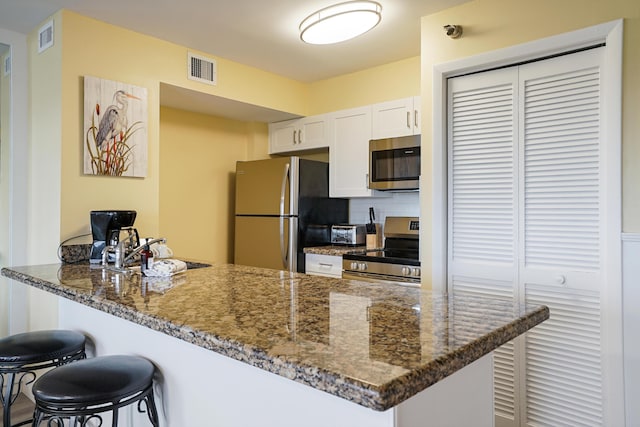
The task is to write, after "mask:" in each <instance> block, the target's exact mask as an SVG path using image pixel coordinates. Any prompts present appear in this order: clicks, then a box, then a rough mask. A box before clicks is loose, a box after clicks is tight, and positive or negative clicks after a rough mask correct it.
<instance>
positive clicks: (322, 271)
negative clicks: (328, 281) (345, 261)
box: [305, 254, 342, 277]
mask: <svg viewBox="0 0 640 427" xmlns="http://www.w3.org/2000/svg"><path fill="white" fill-rule="evenodd" d="M305 273H307V274H312V275H316V276H327V277H342V257H341V256H335V255H320V254H306V255H305Z"/></svg>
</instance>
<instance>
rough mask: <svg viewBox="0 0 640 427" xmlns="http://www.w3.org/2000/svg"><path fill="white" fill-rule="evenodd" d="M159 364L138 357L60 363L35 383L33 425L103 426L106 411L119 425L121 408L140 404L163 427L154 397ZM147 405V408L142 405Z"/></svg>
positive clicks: (113, 422) (104, 357)
mask: <svg viewBox="0 0 640 427" xmlns="http://www.w3.org/2000/svg"><path fill="white" fill-rule="evenodd" d="M154 373H155V366H154V365H153V364H152V363H151V362H149V361H148V360H147V359H144V358H142V357H137V356H123V355H117V356H100V357H94V358H93V359H86V360H81V361H79V362H75V363H72V364H69V365H65V366H60V367H58V368H55V369H52V370H50V371H49V372H47V373H45V374H43V375H42V376H40V378H38V380H37V381H36V382H35V384H34V385H33V389H32V391H33V396H34V397H35V400H36V409H35V412H34V419H33V427H38V426H39V425H40V423H41V422H42V421H43V420H48V424H47V426H52V425H55V426H62V425H63V421H64V420H65V419H67V418H68V419H69V420H70V424H69V425H70V426H74V427H75V426H80V427H85V426H86V425H87V423H88V422H89V421H90V420H96V421H98V424H99V425H102V417H101V416H100V415H99V414H100V413H103V412H112V414H113V421H112V426H113V427H116V426H117V425H118V409H119V408H121V407H123V406H127V405H130V404H133V403H136V402H137V403H138V411H139V412H141V413H144V412H146V413H147V416H148V417H149V421H151V424H152V425H153V426H154V427H159V425H160V424H159V421H158V411H157V409H156V405H155V402H154V398H153V375H154ZM143 402H144V404H145V405H146V411H145V409H143V408H142V404H143Z"/></svg>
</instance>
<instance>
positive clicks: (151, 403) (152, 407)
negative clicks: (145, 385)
mask: <svg viewBox="0 0 640 427" xmlns="http://www.w3.org/2000/svg"><path fill="white" fill-rule="evenodd" d="M141 403H142V401H140V402H138V411H140V412H142V411H141V410H140V404H141ZM144 403H145V405H147V416H148V417H149V421H151V424H153V426H154V427H160V420H159V419H158V410H157V409H156V403H155V399H154V398H153V390H151V392H150V393H149V394H148V395H147V396H146V397H145V398H144Z"/></svg>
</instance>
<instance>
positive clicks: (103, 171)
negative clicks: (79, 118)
mask: <svg viewBox="0 0 640 427" xmlns="http://www.w3.org/2000/svg"><path fill="white" fill-rule="evenodd" d="M84 85H85V110H84V111H85V118H86V119H85V128H84V129H85V144H84V146H85V148H84V172H85V173H86V174H91V175H108V176H134V177H144V176H146V171H147V139H146V129H145V125H144V123H145V121H146V120H145V118H146V115H147V109H146V108H147V105H146V104H147V92H146V89H145V88H140V87H136V86H132V85H126V84H124V83H118V82H113V81H110V80H104V79H98V78H96V77H89V76H85V81H84ZM105 99H107V100H109V101H110V102H101V101H104V100H105ZM104 105H107V107H106V108H103V107H102V106H104Z"/></svg>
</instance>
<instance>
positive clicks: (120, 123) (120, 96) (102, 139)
mask: <svg viewBox="0 0 640 427" xmlns="http://www.w3.org/2000/svg"><path fill="white" fill-rule="evenodd" d="M127 98H132V99H137V100H140V98H138V97H137V96H133V95H131V94H130V93H127V92H125V91H123V90H119V91H117V92H116V93H115V94H114V95H113V102H114V104H112V105H109V106H108V107H107V109H106V110H105V112H104V115H103V116H102V118H101V119H100V124H99V125H98V134H97V135H96V146H97V147H98V148H99V149H103V145H104V144H105V143H107V142H108V141H111V140H115V138H116V136H119V135H120V132H122V131H123V130H124V129H127V124H128V120H127V109H128V108H129V100H128V99H127Z"/></svg>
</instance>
